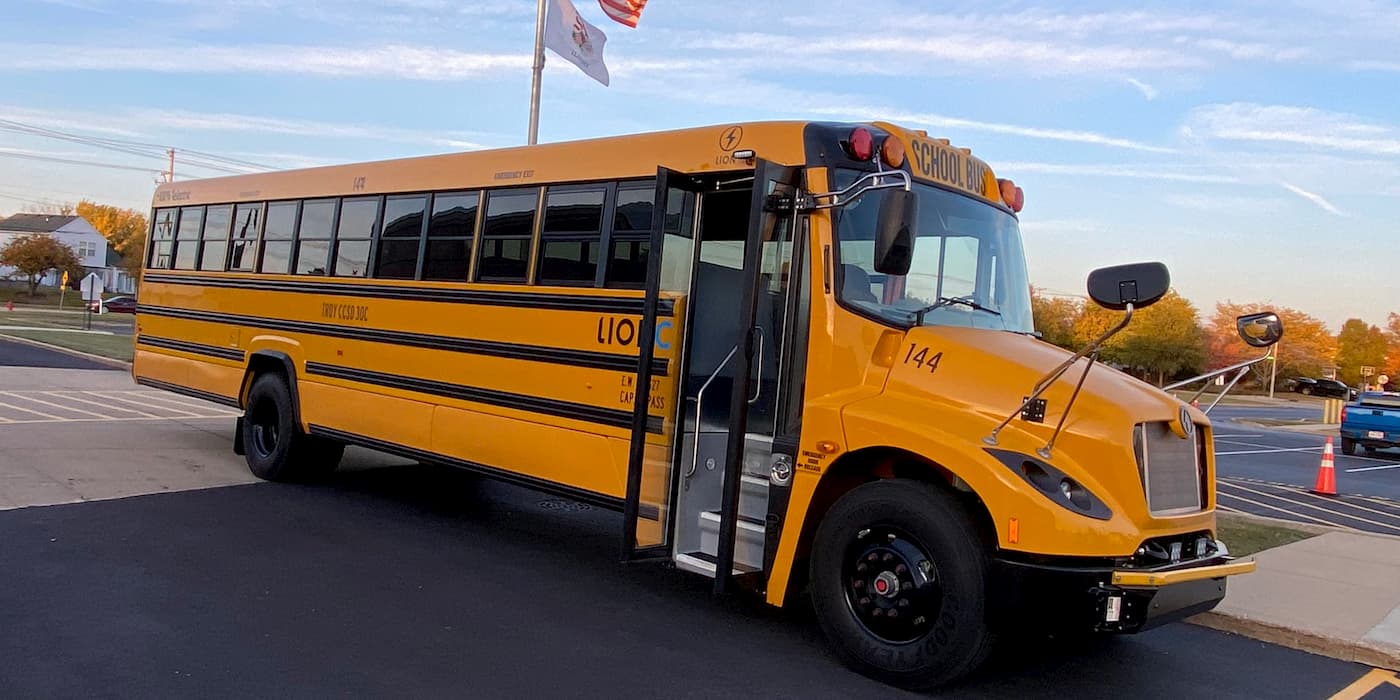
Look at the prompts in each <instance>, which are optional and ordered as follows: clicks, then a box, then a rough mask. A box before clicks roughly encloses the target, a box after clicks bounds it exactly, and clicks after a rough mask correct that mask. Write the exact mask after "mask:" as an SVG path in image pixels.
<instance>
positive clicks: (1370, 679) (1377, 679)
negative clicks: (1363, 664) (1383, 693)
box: [1327, 668, 1400, 700]
mask: <svg viewBox="0 0 1400 700" xmlns="http://www.w3.org/2000/svg"><path fill="white" fill-rule="evenodd" d="M1386 683H1389V684H1391V685H1393V686H1395V687H1397V688H1400V676H1397V675H1396V673H1395V672H1394V671H1387V670H1385V669H1383V668H1373V669H1371V670H1370V671H1369V672H1367V673H1366V675H1363V676H1362V677H1360V678H1358V679H1356V680H1354V681H1352V682H1351V685H1348V686H1347V687H1345V688H1342V689H1341V690H1339V691H1337V692H1336V694H1335V695H1333V696H1332V697H1330V698H1328V699H1327V700H1361V698H1364V697H1366V696H1367V695H1369V694H1370V693H1371V691H1373V690H1375V689H1377V688H1379V687H1381V686H1382V685H1385V684H1386Z"/></svg>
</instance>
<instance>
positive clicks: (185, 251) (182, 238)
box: [175, 207, 204, 270]
mask: <svg viewBox="0 0 1400 700" xmlns="http://www.w3.org/2000/svg"><path fill="white" fill-rule="evenodd" d="M203 224H204V207H184V208H182V209H180V226H179V227H178V228H176V229H175V269H176V270H193V269H194V268H195V263H196V262H198V260H197V259H198V257H199V229H200V227H201V226H203Z"/></svg>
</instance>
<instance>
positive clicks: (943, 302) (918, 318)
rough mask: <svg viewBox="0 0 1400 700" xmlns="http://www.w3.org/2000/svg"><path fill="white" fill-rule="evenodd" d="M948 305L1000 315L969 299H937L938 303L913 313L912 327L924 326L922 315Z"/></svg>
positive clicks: (998, 312) (994, 310)
mask: <svg viewBox="0 0 1400 700" xmlns="http://www.w3.org/2000/svg"><path fill="white" fill-rule="evenodd" d="M950 304H962V305H963V306H967V307H970V308H972V309H975V310H977V311H986V312H987V313H989V314H992V315H993V316H1000V315H1001V312H1000V311H997V310H996V309H990V308H987V307H985V306H983V305H981V304H979V303H977V302H975V301H973V300H971V299H964V298H962V297H938V301H935V302H934V303H932V304H929V305H928V306H925V307H924V308H922V309H919V310H918V311H915V312H914V325H916V326H922V325H924V314H926V313H928V312H930V311H933V310H934V309H941V308H943V307H945V306H948V305H950Z"/></svg>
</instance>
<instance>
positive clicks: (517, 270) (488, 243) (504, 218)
mask: <svg viewBox="0 0 1400 700" xmlns="http://www.w3.org/2000/svg"><path fill="white" fill-rule="evenodd" d="M538 192H539V191H538V190H536V189H535V188H530V189H516V190H502V191H497V192H492V193H490V194H489V195H488V196H487V200H486V223H485V224H484V226H483V227H482V230H481V253H480V258H479V259H478V260H477V269H476V278H477V280H479V281H482V282H513V283H521V284H523V283H524V282H525V281H526V280H525V277H526V275H527V274H528V273H529V265H530V240H531V238H533V236H534V232H535V209H536V205H537V204H538V201H539V194H538Z"/></svg>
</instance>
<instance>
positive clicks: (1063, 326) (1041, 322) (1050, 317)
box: [1031, 288, 1080, 350]
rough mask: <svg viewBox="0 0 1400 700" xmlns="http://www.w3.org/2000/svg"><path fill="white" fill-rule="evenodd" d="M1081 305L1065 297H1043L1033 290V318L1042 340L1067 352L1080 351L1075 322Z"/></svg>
mask: <svg viewBox="0 0 1400 700" xmlns="http://www.w3.org/2000/svg"><path fill="white" fill-rule="evenodd" d="M1079 306H1080V304H1079V303H1078V302H1076V301H1074V300H1072V299H1065V298H1063V297H1046V296H1041V295H1040V293H1039V292H1037V291H1036V290H1035V288H1031V316H1032V317H1033V318H1034V319H1035V329H1036V330H1038V331H1040V339H1041V340H1044V341H1045V342H1047V343H1051V344H1053V345H1058V346H1060V347H1062V348H1065V349H1067V350H1076V349H1078V348H1077V347H1076V344H1075V340H1074V321H1075V319H1076V318H1078V316H1079Z"/></svg>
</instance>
